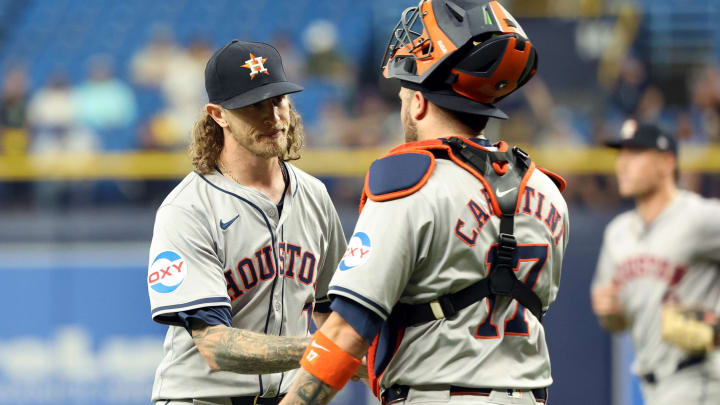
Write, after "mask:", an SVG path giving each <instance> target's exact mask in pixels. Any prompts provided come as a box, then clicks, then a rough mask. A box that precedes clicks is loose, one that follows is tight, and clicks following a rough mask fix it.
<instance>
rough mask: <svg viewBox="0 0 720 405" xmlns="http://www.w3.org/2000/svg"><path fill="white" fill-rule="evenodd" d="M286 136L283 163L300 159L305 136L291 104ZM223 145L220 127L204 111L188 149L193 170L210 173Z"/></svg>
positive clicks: (223, 139) (300, 119)
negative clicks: (286, 141)
mask: <svg viewBox="0 0 720 405" xmlns="http://www.w3.org/2000/svg"><path fill="white" fill-rule="evenodd" d="M287 136H288V145H287V150H286V151H285V152H284V153H283V154H282V156H280V159H282V160H283V161H285V162H287V161H289V160H297V159H300V150H301V149H302V147H303V144H304V140H305V135H304V132H303V123H302V118H300V114H299V113H298V112H297V110H296V109H295V106H293V105H292V104H290V125H289V126H288V132H287ZM224 144H225V137H224V135H223V129H222V127H221V126H220V125H218V123H217V122H215V120H214V119H213V118H212V117H211V116H210V114H208V112H207V111H204V112H203V116H202V117H201V118H200V119H199V120H197V121H196V122H195V125H193V129H192V143H191V144H190V147H189V148H188V153H189V154H190V158H191V159H192V165H193V167H195V170H197V171H198V172H200V173H202V174H208V173H210V172H212V171H213V170H214V169H215V165H216V164H217V160H218V158H219V157H220V152H222V149H223V145H224Z"/></svg>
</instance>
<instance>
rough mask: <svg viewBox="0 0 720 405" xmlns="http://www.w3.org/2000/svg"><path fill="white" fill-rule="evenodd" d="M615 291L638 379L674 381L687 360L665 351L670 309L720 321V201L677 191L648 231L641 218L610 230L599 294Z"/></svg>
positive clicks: (622, 218)
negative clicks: (665, 310)
mask: <svg viewBox="0 0 720 405" xmlns="http://www.w3.org/2000/svg"><path fill="white" fill-rule="evenodd" d="M608 283H613V284H615V285H616V286H618V287H619V288H620V293H619V298H620V301H621V304H622V306H623V309H624V312H625V317H626V319H627V320H628V321H629V322H630V327H631V331H630V332H631V334H632V338H633V341H634V344H635V351H636V353H635V356H636V357H635V363H634V364H633V372H635V373H637V374H640V375H642V374H646V373H650V372H653V373H655V374H656V376H658V377H662V376H664V375H669V374H671V373H673V372H674V371H675V369H676V367H677V363H678V362H679V361H681V360H683V359H685V358H686V357H687V356H688V355H687V354H686V353H684V352H683V351H682V350H680V349H676V348H674V347H672V346H671V345H670V344H667V343H664V342H663V341H662V339H661V336H660V315H661V311H662V305H663V302H664V301H667V300H672V301H674V302H676V303H677V304H679V305H680V306H681V307H685V308H697V309H705V310H711V311H714V312H715V313H718V314H720V201H718V200H714V199H713V200H710V199H704V198H702V197H700V196H699V195H697V194H694V193H691V192H688V191H679V192H678V194H677V196H676V197H675V198H674V200H673V201H672V202H671V203H670V204H669V205H668V206H667V207H666V208H665V209H664V210H663V211H662V213H661V214H660V215H658V217H657V218H656V219H655V220H654V221H653V222H652V223H651V224H649V225H646V224H645V223H644V221H643V219H642V218H641V217H640V215H639V214H638V213H637V211H635V210H633V211H629V212H626V213H623V214H620V215H619V216H617V217H616V218H615V219H614V220H613V221H612V222H610V224H609V225H608V226H607V228H606V229H605V236H604V241H603V246H602V250H601V252H600V258H599V261H598V265H597V271H596V273H595V278H594V280H593V286H600V285H607V284H608Z"/></svg>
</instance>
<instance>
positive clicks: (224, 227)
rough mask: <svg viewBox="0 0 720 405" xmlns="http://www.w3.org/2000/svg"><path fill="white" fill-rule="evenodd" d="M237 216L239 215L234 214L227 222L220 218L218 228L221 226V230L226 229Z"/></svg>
mask: <svg viewBox="0 0 720 405" xmlns="http://www.w3.org/2000/svg"><path fill="white" fill-rule="evenodd" d="M239 216H240V215H235V218H233V219H231V220H229V221H227V222H223V220H222V219H221V220H220V228H222V230H223V231H224V230H226V229H228V228H229V227H230V225H232V224H233V222H235V220H236V219H238V217H239Z"/></svg>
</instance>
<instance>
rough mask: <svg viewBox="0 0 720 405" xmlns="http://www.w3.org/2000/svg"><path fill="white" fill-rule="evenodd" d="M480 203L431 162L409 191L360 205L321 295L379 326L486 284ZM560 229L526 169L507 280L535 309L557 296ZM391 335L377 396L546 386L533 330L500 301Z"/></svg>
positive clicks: (489, 236)
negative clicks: (345, 302)
mask: <svg viewBox="0 0 720 405" xmlns="http://www.w3.org/2000/svg"><path fill="white" fill-rule="evenodd" d="M501 192H503V191H502V190H501ZM488 199H489V197H488V194H487V192H486V190H485V189H484V187H483V184H482V183H481V182H480V181H478V179H476V178H475V177H474V176H473V175H471V174H470V173H468V172H467V171H466V170H464V169H462V168H461V167H460V166H458V165H456V164H455V163H453V162H451V161H449V160H446V159H437V161H436V167H435V169H434V172H433V173H432V175H431V176H430V178H429V180H428V182H427V184H425V186H424V187H422V188H421V189H420V190H419V191H417V192H415V193H414V194H411V195H409V196H407V197H404V198H399V199H395V200H391V201H385V202H375V201H368V202H367V204H366V205H365V207H364V209H363V211H362V213H361V215H360V218H359V219H358V222H357V225H356V227H355V231H354V234H353V236H352V238H351V239H350V242H349V243H348V250H347V252H346V253H345V256H344V257H343V260H342V261H341V262H340V265H339V267H338V271H336V273H335V275H334V276H333V279H332V281H331V283H330V295H338V296H344V297H347V298H349V299H352V300H354V301H355V302H357V303H359V304H361V305H363V306H365V307H366V308H368V309H370V310H372V311H374V312H375V313H376V314H377V315H379V316H380V317H382V318H383V319H387V317H388V314H389V313H390V312H391V311H392V308H393V306H394V305H395V304H396V303H397V302H404V303H410V304H416V303H424V302H429V301H431V300H433V299H434V298H437V297H439V296H442V295H445V294H448V293H451V292H456V291H459V290H461V289H463V288H465V287H467V286H469V285H470V284H473V283H475V282H477V281H478V280H480V279H482V278H484V277H486V276H487V275H488V269H489V268H490V265H491V262H492V260H493V258H494V254H493V251H494V249H496V246H497V245H496V244H497V239H498V233H499V224H500V220H499V218H498V217H496V216H495V215H493V211H492V209H491V207H490V204H489V202H488ZM568 226H569V225H568V211H567V206H566V203H565V201H564V199H563V197H562V195H561V194H560V191H559V190H558V188H557V186H556V185H555V184H554V183H553V182H552V180H551V179H550V178H549V177H548V176H547V175H545V174H544V173H542V172H541V171H539V170H534V172H533V173H532V174H531V176H530V179H529V181H528V183H527V188H526V189H525V193H524V195H523V196H522V200H521V204H520V205H519V207H518V213H517V215H516V216H515V235H516V237H517V241H518V259H519V260H518V266H519V267H516V275H517V277H518V279H519V280H521V281H523V282H525V283H527V284H529V285H530V286H532V287H533V291H534V292H535V293H536V294H537V295H538V296H539V297H540V299H541V301H542V304H543V309H547V308H548V306H549V305H550V304H551V303H552V302H553V301H554V300H555V297H556V295H557V291H558V286H559V283H560V272H561V265H562V256H563V253H564V250H565V246H566V244H567V241H568ZM401 336H402V337H401V342H400V344H399V347H398V349H397V351H396V352H395V353H394V355H393V356H392V359H391V360H390V362H389V363H388V365H387V367H386V368H385V370H384V372H383V374H382V376H381V377H380V386H381V387H382V388H388V387H390V386H392V385H394V384H403V385H410V386H418V385H442V384H449V385H459V386H466V387H488V388H518V389H524V388H541V387H545V386H548V385H550V384H551V382H552V378H551V376H550V358H549V356H548V350H547V345H546V342H545V332H544V329H543V326H542V324H540V322H538V320H537V319H536V318H535V317H534V316H533V315H532V314H531V313H530V311H528V310H526V309H525V308H524V307H519V306H518V303H517V302H516V301H515V300H511V299H510V298H509V297H498V298H497V299H493V298H485V299H483V300H481V301H479V302H477V303H475V304H472V305H470V306H469V307H467V308H465V309H463V310H461V311H460V312H459V313H458V314H456V315H455V316H454V317H453V318H451V319H442V320H437V321H432V322H428V323H425V324H421V325H418V326H412V327H407V328H406V329H405V331H404V333H403V334H402V335H401ZM386 349H387V348H385V349H380V350H379V351H382V350H386ZM390 350H392V348H390ZM379 351H378V353H379Z"/></svg>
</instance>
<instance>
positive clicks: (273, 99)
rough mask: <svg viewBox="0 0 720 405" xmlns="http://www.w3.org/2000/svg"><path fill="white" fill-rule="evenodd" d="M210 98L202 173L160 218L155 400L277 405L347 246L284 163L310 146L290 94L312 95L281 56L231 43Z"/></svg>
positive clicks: (300, 177) (218, 61)
mask: <svg viewBox="0 0 720 405" xmlns="http://www.w3.org/2000/svg"><path fill="white" fill-rule="evenodd" d="M205 87H206V89H207V93H208V98H209V100H210V104H207V105H206V114H205V116H204V117H203V118H202V119H201V120H200V121H199V122H198V123H197V124H196V126H195V129H194V131H193V137H194V139H193V145H192V147H191V148H192V150H191V154H192V160H193V165H194V166H195V168H196V170H195V171H194V172H192V173H190V174H189V175H188V176H187V177H185V179H184V180H183V181H182V182H181V183H180V184H179V185H178V186H177V187H176V188H175V189H174V190H173V191H172V192H171V193H170V195H168V196H167V198H166V199H165V201H164V202H163V203H162V205H161V207H160V208H159V210H158V212H157V217H156V220H155V229H154V235H153V241H152V246H151V250H150V269H149V276H148V283H149V285H148V292H149V294H150V302H151V306H152V317H153V319H154V320H155V321H157V322H161V323H167V324H169V325H171V326H170V327H169V328H168V332H167V336H166V339H165V345H164V349H165V350H164V352H165V354H164V357H163V359H162V362H161V363H160V366H159V367H158V369H157V373H156V376H155V385H154V387H153V394H152V399H153V401H155V402H156V403H160V404H168V403H196V404H197V403H203V404H210V403H212V404H225V405H230V404H232V405H237V404H256V403H257V404H275V403H277V402H279V400H280V397H281V395H282V393H284V392H285V391H286V390H287V388H288V386H289V384H290V382H291V381H292V376H293V375H294V372H289V373H288V372H287V371H288V370H293V369H296V368H298V362H299V358H300V356H301V354H302V352H303V350H304V348H305V346H306V345H307V343H308V341H309V340H308V338H307V337H306V336H307V335H308V328H309V324H310V314H311V313H312V314H313V316H314V319H315V321H316V322H317V323H318V324H322V321H323V320H324V317H323V316H321V315H320V313H322V312H324V311H325V312H327V311H329V302H328V301H327V297H326V294H327V284H328V282H329V280H330V278H331V276H332V273H333V271H334V268H335V266H336V265H337V263H338V262H339V260H340V257H341V255H342V252H343V251H344V250H345V240H344V235H343V232H342V229H341V225H340V222H339V219H338V216H337V213H336V212H335V209H334V207H333V205H332V203H331V201H330V198H329V196H328V194H327V191H326V190H325V187H324V186H323V184H322V183H321V182H320V181H319V180H317V179H315V178H313V177H311V176H309V175H307V174H306V173H304V172H302V171H300V170H298V169H297V168H296V167H294V166H292V165H291V164H289V163H287V162H286V161H287V160H291V159H297V158H298V156H299V155H298V153H299V151H300V148H301V146H302V139H303V136H302V125H301V122H300V118H299V116H298V114H297V113H296V112H295V110H294V109H293V107H292V106H291V104H290V101H289V99H288V97H287V96H286V94H288V93H292V92H297V91H300V90H302V87H300V86H298V85H296V84H293V83H290V82H288V81H287V80H286V79H285V72H284V71H283V67H282V61H281V59H280V55H279V54H278V52H277V51H276V50H275V48H273V47H271V46H270V45H267V44H264V43H258V42H241V41H233V42H231V43H229V44H227V45H226V46H224V47H222V48H221V49H219V50H218V51H217V52H215V54H214V55H213V56H212V58H211V59H210V61H209V62H208V64H207V67H206V70H205ZM191 334H192V336H191ZM258 396H259V397H260V398H258ZM193 401H195V402H193Z"/></svg>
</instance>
